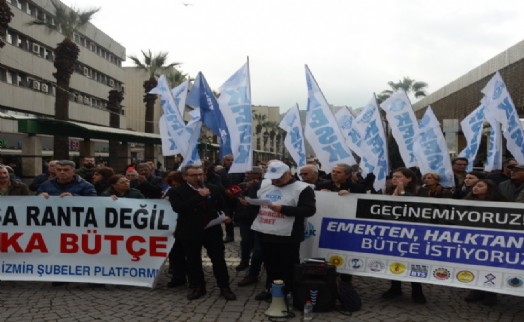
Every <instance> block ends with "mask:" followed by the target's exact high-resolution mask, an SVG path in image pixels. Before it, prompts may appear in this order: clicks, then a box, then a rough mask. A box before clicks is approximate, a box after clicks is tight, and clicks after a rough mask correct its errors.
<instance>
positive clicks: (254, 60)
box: [62, 0, 524, 111]
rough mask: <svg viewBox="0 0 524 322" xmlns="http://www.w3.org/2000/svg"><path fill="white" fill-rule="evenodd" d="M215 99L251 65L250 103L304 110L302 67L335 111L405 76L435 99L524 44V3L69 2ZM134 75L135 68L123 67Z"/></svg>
mask: <svg viewBox="0 0 524 322" xmlns="http://www.w3.org/2000/svg"><path fill="white" fill-rule="evenodd" d="M62 1H63V2H64V3H66V4H67V5H70V6H71V5H73V6H74V7H75V8H77V9H90V8H94V7H100V8H101V11H100V12H98V13H97V14H96V15H95V16H94V18H93V20H92V22H93V24H94V25H95V26H96V27H98V28H99V29H101V30H102V31H104V32H105V33H106V34H108V35H109V36H110V37H112V38H113V39H114V40H115V41H117V42H119V43H120V44H122V45H123V46H124V47H125V48H126V50H127V55H128V56H129V55H139V56H140V57H141V55H142V54H141V52H140V51H141V50H146V51H147V50H148V49H151V50H152V51H153V52H159V51H165V52H168V53H169V56H168V60H169V62H180V63H182V66H181V68H182V70H183V71H184V72H186V73H189V75H190V76H192V77H195V76H196V74H197V73H198V72H199V71H202V72H203V73H204V75H205V76H206V78H207V80H208V83H209V84H210V86H211V87H212V88H213V89H215V90H217V89H218V88H219V87H220V85H222V83H223V82H224V81H225V80H226V79H227V78H228V77H229V76H230V75H231V74H233V73H234V72H235V71H236V70H237V69H238V68H240V66H242V64H244V62H245V61H246V57H247V56H249V61H250V71H251V92H252V103H253V104H255V105H271V106H280V107H281V111H285V110H287V109H288V108H289V107H290V106H292V105H294V104H295V103H298V104H299V107H300V109H305V108H306V101H307V88H306V81H305V71H304V64H307V65H308V66H309V68H310V69H311V71H312V73H313V75H314V76H315V78H316V80H317V82H318V83H319V86H320V88H321V89H322V91H323V93H324V95H325V96H326V99H327V101H328V102H329V103H330V104H333V105H337V106H341V105H347V106H351V107H355V108H356V107H361V106H363V105H365V104H367V102H368V101H369V99H370V98H371V96H372V94H373V92H376V93H379V92H381V91H382V90H384V89H387V88H388V85H387V82H388V81H398V80H400V79H401V78H402V77H403V76H409V77H411V78H414V79H416V80H421V81H425V82H427V83H428V84H429V87H428V89H429V92H430V93H431V92H433V91H436V90H437V89H439V88H441V87H442V86H444V85H446V84H448V83H449V82H451V81H453V80H455V79H456V78H458V77H460V76H461V75H463V74H465V73H466V72H468V71H470V70H471V69H473V68H475V67H477V66H479V65H480V64H482V63H483V62H485V61H487V60H488V59H490V58H492V57H493V56H495V55H497V54H498V53H500V52H502V51H504V50H506V49H507V48H509V47H511V46H513V45H514V44H516V43H518V42H519V41H521V40H523V39H524V1H522V0H499V1H493V0H489V1H488V0H477V1H465V0H437V1H435V0H390V1H387V0H365V1H352V0H183V1H178V0H147V1H143V0H62ZM124 65H125V66H132V63H131V62H130V60H127V61H126V62H125V63H124Z"/></svg>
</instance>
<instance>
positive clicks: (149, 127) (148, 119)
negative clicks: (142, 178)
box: [129, 50, 180, 160]
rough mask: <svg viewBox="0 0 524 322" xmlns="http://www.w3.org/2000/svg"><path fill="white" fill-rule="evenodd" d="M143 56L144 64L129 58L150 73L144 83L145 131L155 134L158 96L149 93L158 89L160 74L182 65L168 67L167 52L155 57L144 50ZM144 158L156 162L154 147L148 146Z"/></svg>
mask: <svg viewBox="0 0 524 322" xmlns="http://www.w3.org/2000/svg"><path fill="white" fill-rule="evenodd" d="M142 55H143V59H144V60H143V62H142V61H141V60H140V59H139V58H138V57H136V56H133V55H132V56H129V59H131V60H132V61H133V62H134V63H135V66H136V67H138V68H139V69H141V70H144V71H146V72H147V73H148V75H149V79H148V80H146V81H144V85H143V87H144V91H145V94H144V103H146V114H145V126H144V131H145V132H146V133H153V132H154V129H155V127H154V124H155V123H154V118H155V102H156V98H157V95H156V94H149V92H150V91H151V90H152V89H153V88H155V87H156V85H157V83H158V82H157V77H159V76H160V75H159V73H162V72H165V71H166V70H169V69H171V68H173V67H175V66H177V65H180V63H170V64H167V65H166V61H167V55H168V54H167V53H165V52H159V53H158V54H156V55H153V53H152V52H151V50H148V51H147V53H146V52H144V51H143V50H142ZM144 157H145V159H146V160H154V159H155V150H154V146H153V145H149V144H148V145H146V148H145V151H144Z"/></svg>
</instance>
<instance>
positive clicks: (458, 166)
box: [451, 157, 469, 187]
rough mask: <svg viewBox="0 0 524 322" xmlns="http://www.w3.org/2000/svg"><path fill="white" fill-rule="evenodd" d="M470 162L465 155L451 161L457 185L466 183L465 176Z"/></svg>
mask: <svg viewBox="0 0 524 322" xmlns="http://www.w3.org/2000/svg"><path fill="white" fill-rule="evenodd" d="M468 164H469V161H468V159H467V158H463V157H458V158H455V159H453V160H452V161H451V168H452V170H453V175H454V177H455V187H460V186H462V184H463V183H464V178H466V172H467V171H466V169H467V168H468Z"/></svg>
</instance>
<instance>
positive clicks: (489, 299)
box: [482, 292, 497, 306]
mask: <svg viewBox="0 0 524 322" xmlns="http://www.w3.org/2000/svg"><path fill="white" fill-rule="evenodd" d="M482 304H483V305H487V306H493V305H495V304H497V293H491V292H489V293H487V294H486V296H484V299H483V300H482Z"/></svg>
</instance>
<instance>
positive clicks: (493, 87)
mask: <svg viewBox="0 0 524 322" xmlns="http://www.w3.org/2000/svg"><path fill="white" fill-rule="evenodd" d="M482 93H484V95H485V99H484V100H483V103H484V104H485V105H486V109H487V110H489V112H490V113H491V114H492V115H493V117H494V118H495V120H496V121H497V122H499V123H500V124H502V133H503V134H504V137H505V138H506V147H507V148H508V150H509V151H510V152H511V154H513V156H514V157H515V159H516V160H517V162H518V163H519V164H521V163H524V131H523V129H522V124H521V123H520V119H519V114H518V113H517V110H516V109H515V105H514V104H513V100H512V99H511V96H510V95H509V92H508V89H507V88H506V84H505V83H504V81H503V80H502V77H501V76H500V74H499V72H496V73H495V75H494V76H493V77H492V78H491V80H490V81H489V82H488V84H487V85H486V87H484V88H483V89H482Z"/></svg>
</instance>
